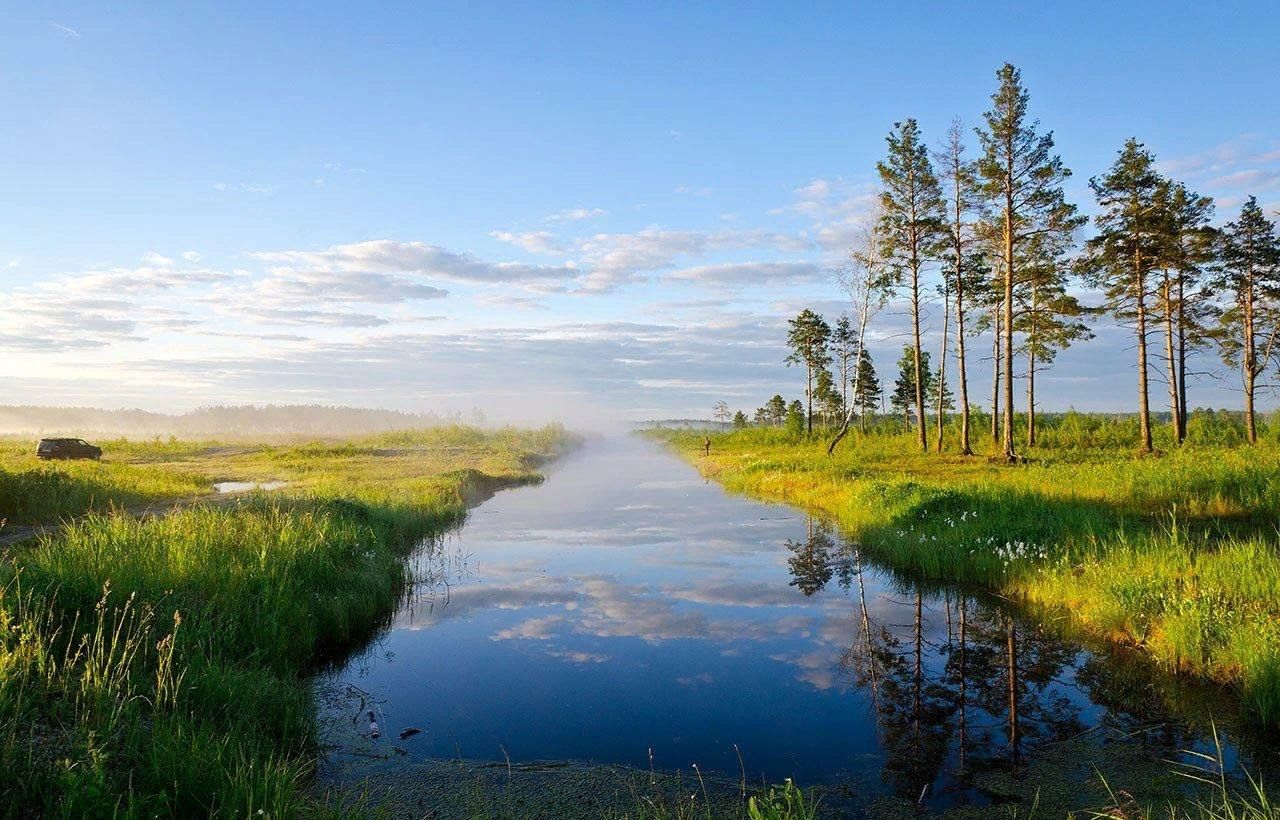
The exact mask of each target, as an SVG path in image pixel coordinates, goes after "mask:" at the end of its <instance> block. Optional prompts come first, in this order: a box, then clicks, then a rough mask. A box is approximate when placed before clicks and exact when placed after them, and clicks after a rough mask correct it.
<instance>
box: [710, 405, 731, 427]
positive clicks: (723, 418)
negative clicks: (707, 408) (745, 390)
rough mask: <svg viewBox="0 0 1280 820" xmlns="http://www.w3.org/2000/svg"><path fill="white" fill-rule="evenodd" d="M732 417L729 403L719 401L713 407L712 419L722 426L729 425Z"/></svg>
mask: <svg viewBox="0 0 1280 820" xmlns="http://www.w3.org/2000/svg"><path fill="white" fill-rule="evenodd" d="M732 416H733V413H731V412H730V411H729V405H728V403H727V402H723V401H718V402H716V403H715V404H714V405H712V407H711V417H712V418H714V419H715V420H716V421H718V422H720V423H721V424H727V423H728V422H729V419H730V418H731V417H732Z"/></svg>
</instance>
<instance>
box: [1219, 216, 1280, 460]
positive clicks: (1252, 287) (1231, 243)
mask: <svg viewBox="0 0 1280 820" xmlns="http://www.w3.org/2000/svg"><path fill="white" fill-rule="evenodd" d="M1221 256H1222V265H1221V269H1220V270H1219V272H1218V276H1217V280H1216V285H1217V286H1218V288H1219V289H1221V290H1222V291H1224V292H1225V294H1224V295H1226V296H1227V297H1228V298H1229V299H1230V300H1231V304H1230V307H1228V308H1227V309H1226V310H1224V311H1223V312H1222V316H1221V320H1220V333H1221V345H1222V353H1223V359H1224V360H1225V361H1226V362H1227V363H1228V364H1232V365H1236V366H1238V367H1239V368H1240V374H1241V378H1242V381H1243V383H1244V424H1245V432H1246V435H1247V436H1248V437H1249V443H1250V444H1254V443H1256V442H1257V441H1258V425H1257V419H1256V418H1255V413H1254V396H1255V395H1256V393H1257V389H1258V377H1259V376H1261V375H1262V373H1263V371H1265V370H1266V369H1267V365H1268V364H1270V363H1271V361H1272V360H1273V358H1274V353H1275V349H1274V346H1275V341H1276V333H1277V332H1280V322H1278V319H1280V317H1278V316H1277V300H1280V239H1277V237H1276V227H1275V225H1273V224H1272V223H1271V221H1270V220H1269V219H1267V218H1266V216H1265V215H1264V214H1263V213H1262V209H1261V208H1259V207H1258V199H1257V197H1252V196H1251V197H1249V199H1248V201H1247V202H1245V204H1244V207H1243V208H1241V209H1240V216H1239V218H1237V219H1236V220H1235V221H1234V222H1230V223H1228V224H1227V226H1226V227H1225V228H1224V229H1223V232H1222V249H1221Z"/></svg>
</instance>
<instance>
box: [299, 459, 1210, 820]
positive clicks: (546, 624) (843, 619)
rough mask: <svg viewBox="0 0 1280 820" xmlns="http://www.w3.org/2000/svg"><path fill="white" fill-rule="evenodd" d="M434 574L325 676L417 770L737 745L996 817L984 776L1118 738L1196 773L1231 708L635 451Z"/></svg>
mask: <svg viewBox="0 0 1280 820" xmlns="http://www.w3.org/2000/svg"><path fill="white" fill-rule="evenodd" d="M409 577H410V579H411V582H412V583H411V585H410V591H409V594H408V595H407V596H406V601H405V605H404V607H403V608H402V609H401V611H400V612H398V613H397V614H396V616H395V619H394V621H393V622H392V623H391V624H390V625H389V626H388V628H387V630H386V631H385V633H384V634H383V635H382V636H381V637H380V638H379V640H378V641H377V642H376V643H374V644H373V645H371V646H370V648H369V649H368V650H366V651H365V652H363V653H361V654H359V655H357V656H356V657H355V658H353V659H351V661H350V662H349V663H347V664H346V665H345V666H342V667H340V668H338V669H337V670H336V671H334V672H333V673H331V674H329V675H327V676H326V677H325V679H324V681H325V682H328V683H329V684H332V685H334V686H335V687H338V688H340V687H342V686H348V685H349V686H354V687H357V689H358V691H359V692H360V693H361V697H367V698H371V699H376V701H377V703H378V704H379V708H380V709H382V710H384V711H385V717H384V719H383V720H382V723H383V724H384V725H386V726H387V727H388V729H389V730H393V731H394V730H396V729H398V728H400V727H399V724H401V723H403V725H406V726H415V727H422V728H424V729H425V730H426V731H424V732H423V733H422V734H421V735H418V736H415V737H414V738H413V739H412V740H410V741H407V742H406V743H404V744H402V745H401V746H400V749H401V751H403V753H404V755H403V757H404V759H406V760H409V761H411V760H413V759H415V758H426V757H442V758H443V757H450V758H451V757H458V756H462V757H467V758H472V759H503V757H504V755H507V754H509V755H510V756H511V758H512V759H513V760H517V761H519V760H534V759H576V760H594V761H597V762H614V763H625V764H631V765H635V766H640V767H647V766H648V765H649V758H648V753H649V750H650V749H652V750H653V755H654V758H655V761H656V765H658V766H659V767H667V768H686V767H687V766H688V765H689V764H691V763H698V764H699V766H700V767H701V768H702V769H703V770H704V771H706V770H716V769H718V770H720V771H723V772H731V773H733V774H734V775H735V776H736V775H737V772H738V767H739V763H738V759H737V751H736V750H735V745H736V746H737V748H738V749H741V751H742V753H743V758H744V763H743V766H744V767H745V769H746V773H747V776H748V777H749V778H750V779H752V780H759V779H760V778H766V779H769V780H774V781H776V780H780V779H782V778H784V777H795V778H797V779H798V780H800V781H801V782H805V783H817V782H827V783H834V782H839V783H842V784H847V786H848V790H849V791H850V793H856V794H858V795H859V799H864V800H865V799H871V798H872V797H874V796H875V795H877V794H892V795H896V796H898V797H901V798H903V799H905V800H909V801H912V802H916V801H920V800H923V801H924V802H926V803H928V804H929V805H932V806H942V805H948V804H952V803H958V802H977V803H982V802H983V801H985V800H987V799H989V798H990V796H989V795H987V794H985V793H983V792H982V790H981V789H980V788H979V785H980V784H981V779H980V778H979V777H977V775H979V774H980V773H984V772H985V773H990V772H991V771H992V770H998V771H1008V772H1013V773H1017V772H1018V771H1019V770H1021V769H1022V768H1024V767H1026V766H1027V765H1028V764H1029V762H1030V761H1032V760H1034V759H1035V758H1036V756H1037V754H1038V753H1039V751H1040V750H1041V749H1043V748H1045V747H1046V745H1047V744H1052V743H1054V742H1056V741H1060V740H1064V739H1067V738H1074V737H1078V736H1080V735H1082V734H1084V733H1087V732H1090V731H1091V730H1100V729H1111V728H1114V729H1116V730H1118V731H1121V732H1125V733H1129V734H1132V733H1137V734H1136V736H1137V737H1140V738H1141V740H1142V742H1143V743H1146V744H1148V745H1149V746H1150V748H1151V750H1152V753H1153V754H1155V755H1157V756H1163V757H1170V756H1173V755H1176V754H1177V752H1178V750H1179V749H1186V748H1191V747H1193V746H1195V745H1196V744H1201V745H1203V743H1204V740H1205V737H1206V734H1205V729H1206V727H1207V725H1208V720H1207V711H1208V710H1209V709H1213V710H1214V713H1215V714H1216V715H1217V716H1218V719H1219V721H1220V722H1221V719H1222V716H1223V715H1224V713H1226V714H1229V712H1230V707H1229V706H1228V705H1225V704H1223V703H1222V702H1221V701H1215V700H1213V698H1212V697H1211V696H1210V697H1202V696H1201V694H1200V693H1199V691H1198V690H1193V689H1192V688H1190V687H1187V686H1185V685H1184V684H1182V683H1179V682H1176V681H1173V682H1171V681H1170V680H1169V679H1162V678H1157V677H1152V676H1151V674H1150V671H1149V669H1147V668H1146V667H1144V666H1142V665H1140V664H1126V663H1124V662H1120V661H1117V660H1115V659H1114V658H1111V657H1107V656H1103V655H1097V654H1093V653H1091V652H1089V651H1086V650H1084V649H1082V648H1081V647H1080V646H1079V645H1077V644H1075V643H1073V642H1072V641H1069V640H1067V639H1065V638H1064V637H1062V635H1061V634H1059V633H1058V632H1056V631H1054V630H1045V629H1041V628H1038V626H1037V625H1036V624H1035V623H1034V622H1033V621H1030V620H1028V619H1027V618H1025V617H1024V616H1022V615H1020V614H1019V613H1018V612H1016V611H1014V610H1011V609H1010V608H1008V607H1007V606H1004V605H1002V602H1000V601H998V600H995V599H993V598H991V597H989V596H986V595H982V594H980V593H977V592H974V591H968V590H961V589H957V588H951V587H943V586H929V585H925V584H921V583H918V582H916V581H915V580H913V579H911V578H907V577H903V576H901V575H898V574H896V573H894V572H892V571H890V570H887V569H885V568H883V567H880V566H877V565H875V564H873V563H872V562H871V561H870V560H868V557H867V556H866V555H864V554H862V552H861V551H860V550H859V548H858V547H857V545H854V544H850V543H849V542H848V541H847V540H846V539H844V538H842V537H841V536H840V535H839V534H838V533H836V532H834V531H833V530H831V529H830V528H828V527H826V526H825V525H823V524H822V522H820V521H817V520H813V519H808V518H805V517H804V516H801V515H799V514H796V513H794V512H793V511H791V510H789V509H788V508H785V507H776V506H768V505H763V504H760V503H757V502H754V501H750V500H747V499H743V498H735V497H731V496H728V495H726V494H725V493H724V492H723V491H722V490H721V489H720V488H719V487H717V486H715V485H710V486H708V485H705V484H704V483H702V482H701V481H700V480H698V479H697V477H696V475H694V474H693V473H692V471H691V470H690V468H688V467H687V466H686V465H684V464H681V463H680V462H678V461H676V460H675V459H673V458H672V457H670V456H668V455H666V454H665V453H662V452H660V451H658V450H656V448H653V447H652V446H650V445H647V444H644V443H641V442H635V441H630V440H626V441H614V442H607V443H604V444H599V445H595V446H593V447H591V448H588V449H587V450H586V451H584V452H582V453H580V454H578V455H576V456H573V457H571V458H569V459H568V460H566V462H565V463H563V464H561V465H558V466H557V467H556V468H554V470H553V472H552V474H551V475H550V476H549V477H548V480H547V481H546V482H545V483H544V484H542V485H540V486H537V487H530V488H524V489H520V490H517V491H514V492H510V493H504V494H501V495H499V496H498V497H497V498H495V499H493V500H492V501H490V502H488V503H487V504H486V505H484V506H483V507H481V508H479V510H477V511H476V512H475V513H474V514H473V515H472V517H471V519H470V520H469V521H468V522H467V523H466V525H465V527H463V528H462V530H461V531H459V532H458V533H456V534H453V535H451V536H449V537H447V538H445V539H442V540H440V541H437V542H434V543H431V544H426V545H424V548H423V549H422V550H420V551H419V553H418V554H417V555H416V556H415V558H414V561H413V563H412V564H411V566H410V570H409ZM322 683H323V682H322ZM352 691H356V690H352ZM1202 710H1203V711H1202ZM344 714H345V713H344ZM348 723H349V722H348ZM1098 734H1099V737H1101V735H1102V732H1100V731H1099V732H1098ZM336 745H337V746H338V751H337V752H336V753H335V756H341V755H342V754H343V753H344V752H345V751H353V752H357V753H358V754H359V755H364V754H374V753H377V752H379V751H380V750H382V751H386V750H387V747H388V745H389V744H386V743H383V744H382V745H381V746H379V745H378V744H376V743H374V742H372V741H370V739H368V738H362V737H360V736H359V734H358V732H355V733H354V734H351V735H349V736H347V737H345V738H340V739H339V740H337V741H336Z"/></svg>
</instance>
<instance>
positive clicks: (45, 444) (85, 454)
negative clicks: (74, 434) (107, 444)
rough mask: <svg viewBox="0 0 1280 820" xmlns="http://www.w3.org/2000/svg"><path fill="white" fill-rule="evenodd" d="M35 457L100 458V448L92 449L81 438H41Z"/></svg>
mask: <svg viewBox="0 0 1280 820" xmlns="http://www.w3.org/2000/svg"><path fill="white" fill-rule="evenodd" d="M36 457H37V458H44V459H54V458H57V459H72V458H91V459H93V460H95V461H97V460H98V459H100V458H102V448H101V447H94V446H93V445H92V444H90V443H89V442H87V441H85V440H84V439H82V438H42V439H40V446H39V447H37V448H36Z"/></svg>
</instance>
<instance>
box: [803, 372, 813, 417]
mask: <svg viewBox="0 0 1280 820" xmlns="http://www.w3.org/2000/svg"><path fill="white" fill-rule="evenodd" d="M805 367H806V368H807V369H808V373H807V375H806V382H805V383H806V385H807V387H805V391H804V401H805V408H806V409H805V414H804V421H805V425H806V429H807V430H808V431H809V434H810V435H813V364H812V363H810V362H805Z"/></svg>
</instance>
